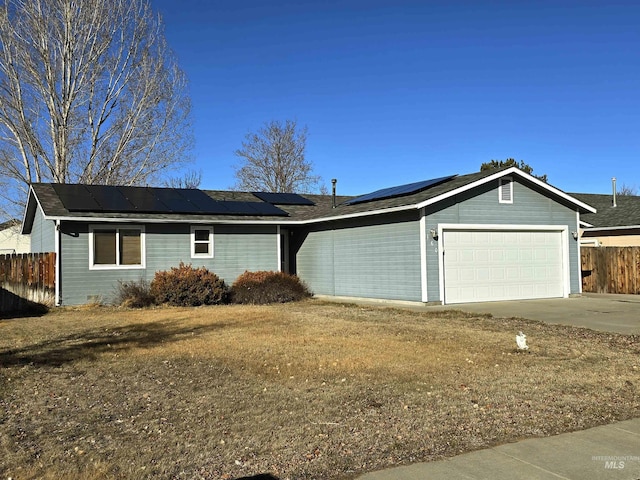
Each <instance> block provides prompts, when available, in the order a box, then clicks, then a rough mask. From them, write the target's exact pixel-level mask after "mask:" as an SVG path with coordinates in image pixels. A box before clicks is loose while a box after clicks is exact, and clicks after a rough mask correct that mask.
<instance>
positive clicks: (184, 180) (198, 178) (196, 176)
mask: <svg viewBox="0 0 640 480" xmlns="http://www.w3.org/2000/svg"><path fill="white" fill-rule="evenodd" d="M201 182H202V170H198V171H196V170H189V171H188V172H186V173H185V174H184V175H183V176H182V177H171V178H168V179H166V180H165V181H164V183H163V185H164V186H165V187H171V188H198V187H200V183H201Z"/></svg>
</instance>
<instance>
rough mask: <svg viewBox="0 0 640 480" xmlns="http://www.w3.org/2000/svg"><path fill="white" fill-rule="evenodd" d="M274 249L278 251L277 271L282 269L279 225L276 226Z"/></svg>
mask: <svg viewBox="0 0 640 480" xmlns="http://www.w3.org/2000/svg"><path fill="white" fill-rule="evenodd" d="M276 251H277V252H278V272H281V271H282V239H281V238H280V225H277V226H276Z"/></svg>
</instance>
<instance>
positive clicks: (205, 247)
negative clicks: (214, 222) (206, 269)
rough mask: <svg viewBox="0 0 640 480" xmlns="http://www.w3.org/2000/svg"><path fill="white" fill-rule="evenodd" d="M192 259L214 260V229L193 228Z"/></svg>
mask: <svg viewBox="0 0 640 480" xmlns="http://www.w3.org/2000/svg"><path fill="white" fill-rule="evenodd" d="M191 258H213V227H191Z"/></svg>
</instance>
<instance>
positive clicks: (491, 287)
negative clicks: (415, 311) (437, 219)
mask: <svg viewBox="0 0 640 480" xmlns="http://www.w3.org/2000/svg"><path fill="white" fill-rule="evenodd" d="M441 236H442V244H441V245H442V255H441V258H442V268H441V269H440V271H441V272H443V273H442V279H441V282H442V291H444V303H448V304H450V303H465V302H486V301H499V300H522V299H535V298H554V297H565V296H567V294H568V293H569V262H568V255H569V253H568V248H567V247H566V246H567V229H566V227H564V228H563V227H551V226H550V227H542V226H508V227H505V226H498V227H493V226H476V227H468V226H464V225H455V226H449V227H446V226H444V227H442V229H441Z"/></svg>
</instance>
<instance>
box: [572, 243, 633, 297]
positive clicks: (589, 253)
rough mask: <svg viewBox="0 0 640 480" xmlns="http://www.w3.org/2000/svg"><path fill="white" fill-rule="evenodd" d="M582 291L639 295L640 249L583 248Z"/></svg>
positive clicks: (581, 261) (581, 260)
mask: <svg viewBox="0 0 640 480" xmlns="http://www.w3.org/2000/svg"><path fill="white" fill-rule="evenodd" d="M580 264H581V267H582V291H583V292H592V293H629V294H640V247H583V248H582V249H581V259H580Z"/></svg>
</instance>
